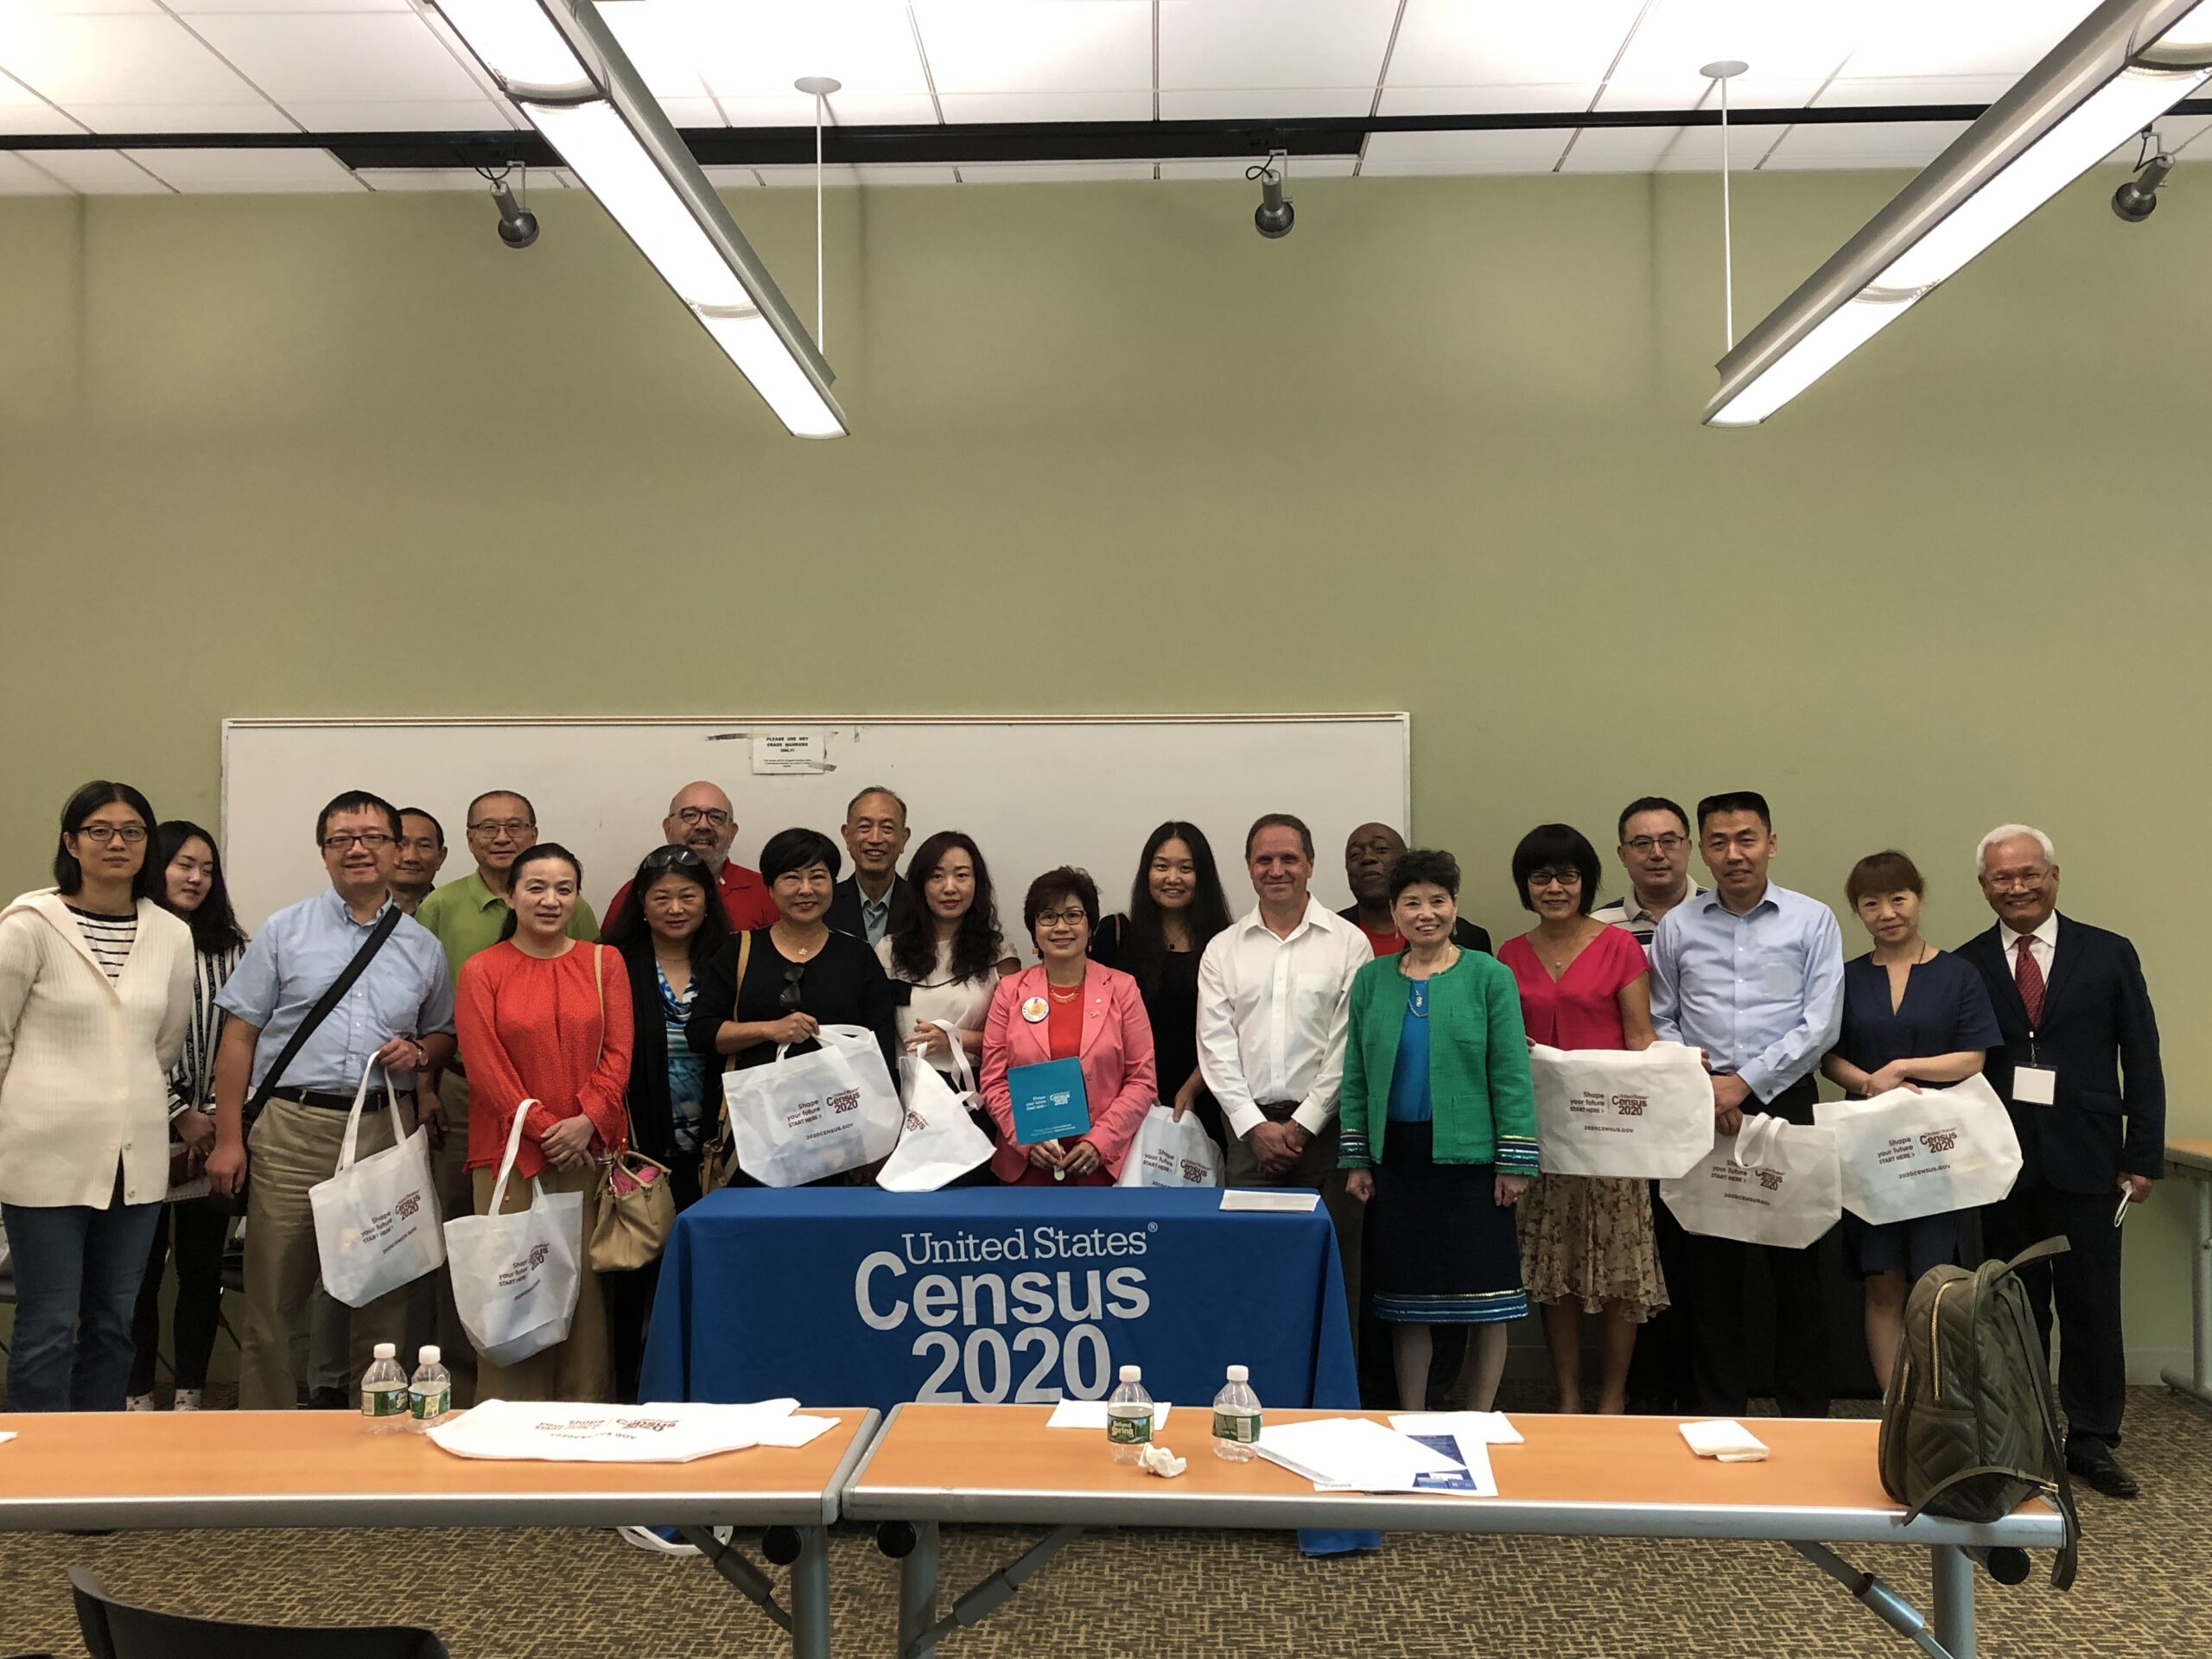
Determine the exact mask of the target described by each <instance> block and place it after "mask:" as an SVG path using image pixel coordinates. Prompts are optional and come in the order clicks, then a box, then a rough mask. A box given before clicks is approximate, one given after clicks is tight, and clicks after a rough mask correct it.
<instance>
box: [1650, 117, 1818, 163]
mask: <svg viewBox="0 0 2212 1659" xmlns="http://www.w3.org/2000/svg"><path fill="white" fill-rule="evenodd" d="M1791 130H1793V129H1792V128H1790V127H1788V126H1777V125H1764V126H1762V125H1756V124H1749V123H1745V124H1738V125H1736V126H1733V127H1732V128H1730V130H1729V133H1728V165H1729V167H1730V168H1732V170H1734V171H1736V172H1738V173H1744V172H1748V171H1750V170H1751V168H1756V167H1757V166H1758V164H1759V163H1760V162H1762V161H1763V160H1764V159H1765V157H1766V156H1767V153H1768V152H1769V151H1770V150H1771V149H1773V148H1774V146H1775V144H1776V143H1777V141H1778V140H1779V139H1780V138H1781V137H1782V136H1783V134H1784V133H1787V132H1789V131H1791ZM1652 170H1653V171H1654V172H1657V173H1718V172H1719V170H1720V129H1719V128H1718V127H1684V128H1682V129H1681V136H1680V137H1678V138H1677V139H1676V140H1675V143H1674V144H1673V146H1672V147H1671V148H1670V149H1669V150H1668V151H1667V153H1666V154H1665V155H1663V156H1661V157H1660V158H1659V161H1658V164H1657V165H1656V167H1655V168H1653V169H1652Z"/></svg>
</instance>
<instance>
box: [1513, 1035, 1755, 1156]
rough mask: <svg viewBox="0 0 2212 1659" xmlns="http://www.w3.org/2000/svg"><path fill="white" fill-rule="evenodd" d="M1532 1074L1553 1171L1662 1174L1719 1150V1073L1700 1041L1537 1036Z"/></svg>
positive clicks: (1541, 1139)
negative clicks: (1601, 1041)
mask: <svg viewBox="0 0 2212 1659" xmlns="http://www.w3.org/2000/svg"><path fill="white" fill-rule="evenodd" d="M1529 1077H1530V1078H1531V1080H1532V1081H1534V1083H1535V1088H1536V1144H1537V1146H1538V1147H1539V1148H1540V1149H1541V1160H1542V1164H1543V1170H1544V1173H1546V1174H1547V1175H1599V1176H1616V1177H1618V1176H1629V1177H1634V1178H1636V1179H1650V1180H1661V1179H1666V1178H1668V1177H1670V1176H1675V1175H1681V1174H1685V1173H1688V1171H1689V1170H1691V1169H1693V1168H1694V1167H1695V1166H1696V1165H1697V1162H1698V1160H1700V1158H1703V1157H1704V1156H1705V1155H1706V1154H1708V1153H1710V1152H1711V1151H1712V1150H1713V1080H1712V1078H1711V1077H1709V1076H1708V1075H1707V1072H1706V1069H1705V1062H1704V1060H1703V1059H1702V1058H1700V1056H1699V1054H1698V1052H1697V1050H1695V1049H1694V1048H1686V1047H1684V1046H1682V1045H1681V1044H1680V1043H1654V1044H1652V1045H1651V1046H1650V1047H1649V1048H1646V1049H1643V1050H1640V1051H1634V1050H1629V1049H1603V1048H1577V1049H1560V1048H1551V1047H1548V1046H1546V1045H1544V1044H1542V1043H1535V1044H1532V1045H1531V1046H1529Z"/></svg>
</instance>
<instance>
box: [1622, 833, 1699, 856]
mask: <svg viewBox="0 0 2212 1659" xmlns="http://www.w3.org/2000/svg"><path fill="white" fill-rule="evenodd" d="M1689 844H1690V838H1689V837H1688V836H1636V837H1635V838H1634V839H1633V840H1630V841H1624V842H1622V843H1621V845H1623V846H1624V847H1625V848H1627V849H1629V851H1630V852H1631V853H1634V854H1635V855H1637V857H1639V858H1641V857H1643V856H1644V855H1646V854H1648V853H1649V852H1650V851H1651V850H1652V849H1654V848H1656V849H1658V850H1659V851H1661V852H1662V853H1674V852H1680V851H1681V849H1683V848H1685V847H1687V846H1688V845H1689Z"/></svg>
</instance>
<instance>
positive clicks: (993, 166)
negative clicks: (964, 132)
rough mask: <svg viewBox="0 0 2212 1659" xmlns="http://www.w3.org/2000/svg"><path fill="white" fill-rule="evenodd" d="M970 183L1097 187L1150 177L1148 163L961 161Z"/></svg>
mask: <svg viewBox="0 0 2212 1659" xmlns="http://www.w3.org/2000/svg"><path fill="white" fill-rule="evenodd" d="M960 176H961V178H962V179H963V181H966V182H967V183H969V184H1096V183H1102V182H1104V181H1109V180H1119V179H1143V180H1147V181H1149V180H1150V179H1151V177H1152V163H1151V162H961V163H960Z"/></svg>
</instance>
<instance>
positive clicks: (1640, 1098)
mask: <svg viewBox="0 0 2212 1659" xmlns="http://www.w3.org/2000/svg"><path fill="white" fill-rule="evenodd" d="M1650 1103H1651V1096H1649V1095H1615V1096H1613V1110H1614V1111H1616V1112H1618V1114H1619V1115H1620V1116H1623V1117H1642V1116H1643V1109H1644V1108H1645V1107H1647V1106H1649V1104H1650Z"/></svg>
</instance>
